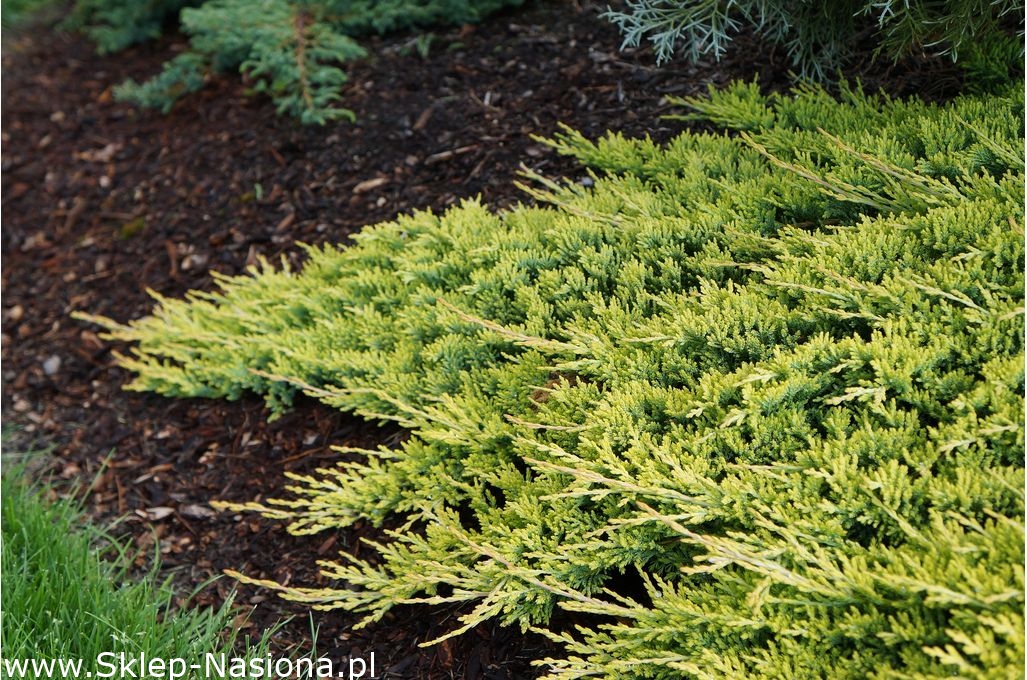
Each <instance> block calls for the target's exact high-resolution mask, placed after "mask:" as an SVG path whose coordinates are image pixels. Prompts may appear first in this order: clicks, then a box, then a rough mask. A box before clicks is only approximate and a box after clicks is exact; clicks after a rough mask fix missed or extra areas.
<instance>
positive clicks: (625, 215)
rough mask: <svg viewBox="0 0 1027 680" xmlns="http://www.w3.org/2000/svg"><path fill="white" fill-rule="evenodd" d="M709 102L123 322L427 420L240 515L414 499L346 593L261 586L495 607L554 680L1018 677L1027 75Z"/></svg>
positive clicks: (183, 348)
mask: <svg viewBox="0 0 1027 680" xmlns="http://www.w3.org/2000/svg"><path fill="white" fill-rule="evenodd" d="M680 103H681V104H682V105H683V107H685V109H686V110H687V111H690V114H689V115H691V116H694V117H700V118H703V119H706V120H709V121H712V122H713V123H714V124H716V125H717V126H719V127H721V128H723V129H724V132H720V133H716V134H711V133H691V132H686V133H683V134H681V135H680V136H678V137H677V138H676V139H674V140H673V141H671V142H669V143H668V144H666V145H665V146H660V145H657V144H654V143H653V142H651V141H649V140H637V139H625V138H623V137H621V136H619V135H616V134H611V135H609V136H607V137H606V138H604V139H601V140H598V141H595V142H593V141H590V140H587V139H585V138H584V137H583V136H581V135H580V134H577V133H575V132H573V131H571V130H566V131H564V132H563V133H562V134H560V135H558V136H557V137H556V139H554V140H552V141H550V142H549V143H550V144H551V145H552V146H553V147H554V148H556V149H558V150H559V151H560V152H562V153H565V154H570V155H572V156H575V157H577V158H578V159H580V160H581V161H582V162H583V163H584V164H586V165H588V166H590V167H591V168H593V173H594V180H595V181H594V186H593V187H591V188H583V187H581V186H580V185H576V184H572V183H556V182H552V181H549V180H545V179H543V178H541V177H531V178H528V180H527V181H526V187H525V188H526V189H527V191H528V192H529V193H530V194H531V195H533V196H534V197H535V198H536V199H538V201H539V203H540V204H539V205H523V206H519V207H517V208H515V209H512V210H509V211H507V212H502V213H495V212H491V211H489V210H488V209H486V208H485V207H484V206H482V205H480V204H479V203H477V202H475V201H468V202H466V203H465V204H463V205H462V206H459V207H457V208H453V209H451V210H449V211H447V212H445V213H444V214H441V215H436V214H433V213H430V212H419V213H415V214H412V215H408V216H403V217H400V218H399V219H397V220H396V221H394V222H389V223H385V224H380V225H377V226H374V227H370V228H367V229H365V230H364V231H363V232H362V233H361V234H359V235H358V236H357V237H356V239H355V242H354V243H353V244H352V245H349V246H333V245H324V246H317V247H310V248H308V252H309V260H308V261H307V263H306V264H305V265H304V267H303V269H302V271H290V270H288V269H287V268H285V267H284V265H283V267H279V268H276V267H273V266H271V265H270V264H266V263H265V264H264V265H263V266H261V267H260V268H258V269H256V270H254V271H253V272H252V275H251V276H244V277H233V278H222V279H220V290H218V291H216V292H194V293H192V294H190V295H189V296H188V298H187V299H185V300H172V299H164V298H158V303H159V304H158V306H157V308H156V310H155V312H154V314H153V316H151V317H147V318H144V319H141V320H138V321H134V322H132V323H129V324H127V325H122V324H118V323H115V322H113V321H110V320H101V321H102V322H103V323H105V324H106V325H107V327H108V329H109V330H110V333H111V337H113V338H116V339H118V340H121V341H127V342H130V343H133V347H132V349H131V353H130V354H129V355H128V356H125V357H123V358H122V363H123V365H124V366H126V367H127V368H129V369H131V370H133V371H135V372H136V374H137V377H136V379H135V381H134V383H133V384H132V387H133V388H134V389H140V390H152V391H156V392H160V393H162V394H166V395H169V396H189V397H208V398H230V399H231V398H237V397H239V396H240V395H241V394H243V393H244V392H247V391H253V392H259V393H262V394H264V395H266V397H267V400H268V404H269V405H270V406H271V408H272V409H273V411H275V412H278V411H281V410H282V409H286V408H288V407H289V404H290V399H291V398H292V396H293V395H294V394H296V393H297V392H299V391H303V392H306V393H308V394H310V395H312V396H314V397H316V398H318V399H320V400H322V401H324V402H325V403H327V404H330V405H332V406H335V407H338V408H341V409H345V410H348V411H353V412H355V413H357V414H360V415H362V416H364V417H365V418H368V419H371V420H391V421H395V422H398V423H400V424H401V425H403V426H405V427H406V428H409V430H410V431H411V437H410V439H409V440H408V441H407V442H405V443H404V444H402V445H400V446H398V447H397V448H395V449H387V448H384V447H383V448H380V449H378V450H358V451H353V450H346V451H340V462H339V463H338V464H337V465H335V466H332V467H328V468H326V469H323V470H321V471H319V472H318V473H316V474H312V475H303V476H294V477H293V480H292V482H293V484H292V487H291V489H290V494H291V495H290V496H289V497H287V498H283V499H277V500H269V501H266V502H261V503H251V504H248V505H246V506H244V508H245V509H248V510H251V511H255V512H260V513H262V514H264V515H266V516H269V517H273V518H279V519H281V520H283V521H286V522H289V526H290V529H291V531H293V532H295V533H297V534H303V533H313V532H320V531H332V530H336V529H339V528H341V527H346V526H349V525H351V524H352V523H354V522H356V521H358V520H370V521H372V522H375V523H383V522H384V521H385V520H386V519H390V520H391V521H390V525H391V526H397V525H398V526H397V528H396V529H394V530H392V531H390V532H389V534H388V539H387V540H385V541H383V542H380V543H376V544H373V546H372V548H373V550H374V551H375V553H376V555H375V557H374V559H371V560H367V561H365V560H362V559H357V558H354V557H352V556H350V555H347V554H341V555H340V556H339V557H338V558H337V559H336V560H334V561H330V562H324V563H322V565H321V566H322V569H323V570H324V572H325V573H326V574H327V575H328V576H330V577H331V578H333V579H337V582H338V585H337V586H336V587H331V588H324V589H304V588H302V587H299V586H295V585H294V586H290V587H283V586H279V585H277V584H274V583H266V585H269V586H270V587H274V588H277V589H279V590H280V591H282V592H283V593H284V594H285V595H286V596H288V597H292V598H296V599H299V600H301V601H305V602H309V603H311V604H312V605H314V606H317V607H328V608H332V607H344V608H348V609H354V610H357V611H361V612H364V613H366V615H367V617H368V619H377V618H379V617H381V616H382V615H383V614H384V613H385V612H386V611H388V610H389V609H390V608H392V607H395V606H400V605H403V604H406V603H411V602H426V603H434V604H441V603H453V602H466V603H471V604H473V605H474V606H475V608H474V609H473V611H471V612H470V613H469V614H467V615H466V616H465V617H464V619H463V621H462V623H463V624H464V625H463V626H462V627H456V628H454V633H456V632H459V630H463V629H465V628H466V627H470V626H473V625H475V624H477V623H478V622H481V621H483V620H486V619H497V620H499V621H502V622H504V623H508V624H517V625H520V626H525V627H528V626H530V627H534V628H536V629H538V630H541V631H543V632H546V633H547V634H549V635H551V636H552V637H553V638H554V639H556V640H558V641H559V642H560V643H561V644H562V645H563V647H564V649H565V654H564V655H563V656H562V657H560V658H555V659H550V660H549V664H550V665H549V668H550V672H551V675H550V676H549V677H554V678H583V677H601V678H609V679H611V680H612V679H613V678H617V679H622V678H681V677H694V678H739V677H751V678H781V679H785V678H789V679H790V678H806V677H831V678H896V677H918V678H942V677H952V676H953V675H956V676H959V677H966V678H975V677H977V678H984V677H1016V676H1017V675H1018V674H1019V673H1020V672H1021V670H1022V667H1023V661H1024V646H1023V640H1024V620H1023V607H1024V525H1023V515H1024V496H1023V488H1024V415H1023V414H1024V320H1023V319H1024V317H1023V315H1024V273H1023V272H1024V232H1023V215H1024V177H1025V175H1024V166H1023V157H1024V90H1023V85H1022V83H1020V84H1017V85H1015V86H1013V87H1008V88H1006V89H1005V91H1003V92H1001V93H999V94H993V95H988V96H966V97H963V98H960V99H958V100H956V101H954V102H952V103H950V104H946V105H944V106H937V105H928V104H925V103H922V102H919V101H894V100H890V99H888V98H886V97H884V96H868V95H865V94H863V93H862V92H860V91H858V90H852V89H845V90H843V92H842V95H841V100H840V101H837V100H835V99H833V98H832V97H831V96H829V95H827V94H825V92H823V91H822V90H820V89H816V88H804V89H802V90H800V91H797V92H796V93H794V95H793V96H780V95H761V94H760V93H759V90H758V88H757V87H756V86H754V85H745V84H739V85H735V86H733V87H731V88H729V89H728V90H726V91H723V92H711V94H710V96H709V98H702V99H689V100H683V101H681V102H680ZM236 510H238V508H236ZM396 520H398V521H396ZM242 578H245V575H242ZM555 607H562V608H564V609H567V610H570V611H573V612H578V613H580V614H581V618H580V622H581V623H580V625H579V626H578V627H577V628H576V629H575V630H572V631H563V632H559V633H556V632H549V631H548V628H547V624H548V622H549V621H550V619H551V616H552V614H553V611H554V608H555Z"/></svg>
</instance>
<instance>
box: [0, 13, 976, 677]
mask: <svg viewBox="0 0 1027 680" xmlns="http://www.w3.org/2000/svg"><path fill="white" fill-rule="evenodd" d="M604 7H605V3H594V2H580V3H579V2H574V1H571V0H568V1H565V2H548V3H536V4H534V5H530V6H529V7H527V8H526V9H523V10H521V11H517V12H510V13H506V14H501V15H499V16H495V17H493V18H491V19H489V20H488V21H486V22H485V23H483V24H481V25H479V26H465V27H462V28H453V29H446V30H439V31H435V32H434V33H433V39H432V40H431V42H430V52H429V54H428V56H427V57H426V58H425V57H422V56H420V54H419V53H418V50H417V47H418V43H417V42H415V36H411V35H399V36H394V37H389V38H380V39H370V40H368V41H366V42H365V44H366V45H367V46H368V48H369V52H370V53H371V54H372V55H373V56H372V57H371V58H370V59H368V60H367V61H364V62H362V63H359V64H354V65H352V66H351V67H350V69H349V74H350V82H349V84H348V85H347V87H346V90H345V98H344V103H345V105H346V106H347V107H349V108H351V109H352V110H353V111H355V113H356V115H357V118H358V122H357V123H356V124H348V123H343V124H339V125H333V126H329V127H327V128H303V127H300V126H299V125H298V124H296V123H295V122H294V121H292V120H288V119H283V118H279V117H276V116H275V114H274V111H273V107H272V106H271V105H270V104H269V103H268V102H267V101H266V100H265V99H262V98H253V97H248V96H246V88H247V85H246V83H244V82H240V80H239V79H238V78H237V77H232V76H226V77H224V78H219V79H215V80H214V81H213V82H211V83H210V85H209V86H208V87H207V88H206V89H205V90H204V91H203V92H201V93H200V94H198V95H194V96H191V97H189V98H187V99H185V100H184V101H182V102H180V103H179V104H178V105H176V107H175V108H174V110H173V111H172V112H171V114H169V115H167V116H164V115H160V114H157V113H153V112H147V111H138V110H135V109H133V108H131V107H129V106H126V105H123V104H119V103H117V102H115V101H113V98H112V95H111V90H112V86H113V85H114V84H117V83H119V82H121V81H122V80H124V79H125V78H127V77H133V78H136V79H140V78H144V77H146V76H149V75H152V74H155V73H157V72H158V71H159V69H160V64H161V63H163V62H164V61H165V60H167V59H168V58H170V57H171V56H173V55H174V54H175V53H177V52H178V51H180V50H181V49H183V46H184V45H185V41H184V39H183V38H182V37H181V36H171V37H169V38H166V39H163V40H161V41H158V42H157V43H154V44H150V45H144V46H139V47H135V48H132V49H129V50H127V51H126V52H123V53H121V54H117V55H113V56H98V55H96V54H95V52H94V50H93V47H92V46H91V45H90V44H89V43H88V42H87V41H85V40H84V39H82V38H80V37H78V36H75V35H68V34H62V33H59V32H55V31H52V30H50V29H49V27H47V26H37V27H34V28H33V29H32V30H29V31H24V32H22V33H21V34H20V35H15V36H7V39H6V40H5V41H4V54H3V73H4V78H3V109H2V125H3V161H2V162H3V180H2V183H3V194H2V201H3V203H2V206H3V212H2V217H3V230H2V245H3V295H4V298H3V306H2V313H3V371H2V373H3V395H2V403H3V408H4V425H5V431H6V442H5V448H6V449H7V450H8V451H27V450H29V449H30V448H35V449H36V450H38V449H39V448H40V447H46V451H47V452H46V453H45V454H39V455H38V456H37V468H36V469H38V471H39V475H40V476H41V477H42V476H47V475H52V476H53V478H54V479H55V480H57V481H58V484H57V488H58V489H61V490H62V492H64V493H69V492H70V490H71V489H73V488H76V485H77V488H78V490H79V491H78V492H79V493H82V494H83V495H84V496H86V497H87V507H88V509H89V511H90V513H91V515H92V516H93V517H94V518H95V519H97V520H98V521H100V522H105V523H106V522H113V521H115V520H118V524H117V528H116V531H117V532H120V533H122V534H124V535H127V536H130V537H131V540H132V541H134V545H135V547H136V549H137V551H138V554H137V557H136V560H137V563H138V565H139V566H140V568H145V567H146V565H147V564H149V563H150V562H151V560H152V557H153V555H154V554H155V553H157V552H159V554H160V555H161V558H162V560H163V570H164V571H165V572H166V574H167V575H171V576H173V578H174V579H175V582H176V584H177V585H178V586H179V587H180V589H181V592H182V593H183V599H184V597H185V596H186V595H188V594H189V593H190V592H192V591H194V590H196V589H197V588H199V591H198V592H197V594H196V595H195V597H194V598H193V600H192V601H193V602H194V603H198V604H201V605H217V604H219V603H220V602H222V601H223V599H224V598H225V597H226V596H227V595H228V594H229V592H230V591H231V590H232V589H233V588H235V587H236V584H235V583H234V582H232V581H231V580H230V579H227V578H221V579H219V580H217V581H216V582H214V583H208V580H209V579H211V577H214V576H217V575H219V574H221V572H222V570H224V569H226V568H232V569H237V570H239V571H241V572H244V573H246V574H248V575H251V576H254V577H258V578H271V579H275V580H277V581H279V582H282V583H290V584H304V585H308V586H317V585H329V584H328V583H325V582H324V579H323V578H322V577H321V576H320V575H319V574H318V573H317V571H316V569H315V568H314V566H313V564H314V562H315V560H316V559H322V558H331V557H333V556H334V555H335V554H336V553H337V552H338V551H340V550H347V551H355V552H358V553H359V551H360V549H361V542H360V541H361V539H362V538H367V537H375V536H378V535H380V534H379V530H377V529H375V528H374V527H370V526H365V525H357V526H356V527H354V528H353V529H351V530H348V531H339V532H335V533H332V534H322V535H318V536H312V537H301V538H297V537H293V536H290V535H288V534H287V533H286V532H285V530H284V527H283V526H282V525H281V524H280V523H276V522H271V521H267V520H263V519H261V518H259V517H256V516H239V515H235V516H233V515H231V514H217V513H214V512H213V511H211V510H210V509H209V506H208V505H207V503H208V501H210V500H211V499H215V498H216V499H225V500H234V501H246V500H253V499H259V498H266V497H269V496H273V495H276V494H279V493H280V492H281V489H282V486H283V473H284V472H286V471H294V472H305V471H311V470H313V469H315V468H316V467H318V466H324V465H327V464H330V463H331V462H332V460H333V458H334V457H335V454H333V452H332V451H331V450H330V448H329V447H330V446H331V445H350V446H365V447H374V446H377V445H378V444H379V443H382V442H384V443H390V444H395V443H397V442H399V441H400V440H401V438H402V437H403V433H402V432H399V431H397V430H391V429H381V428H378V427H377V426H375V425H374V424H369V423H366V422H364V421H362V420H359V419H356V418H354V417H351V416H348V415H345V414H342V413H338V412H335V411H333V410H330V409H327V408H325V407H323V406H320V405H319V404H317V403H314V402H312V401H306V402H302V403H300V404H298V405H297V407H296V409H295V410H294V411H293V412H292V413H290V414H289V415H287V416H285V417H283V418H281V419H279V420H277V421H275V422H273V423H268V422H267V412H266V410H265V409H264V407H263V405H262V402H260V401H259V400H258V399H255V398H250V399H243V400H241V401H239V402H235V403H226V402H221V401H202V400H169V399H164V398H161V397H158V396H154V395H149V394H137V393H132V392H125V391H123V390H122V386H123V385H124V384H125V382H126V381H127V379H128V378H129V376H128V375H127V374H126V373H125V372H124V371H122V370H121V369H119V368H118V367H117V366H116V365H115V362H114V359H113V357H112V354H111V350H112V348H111V347H110V346H109V345H108V344H107V343H104V342H102V341H101V340H100V339H98V337H97V335H96V329H95V328H92V327H90V326H89V325H87V324H83V323H78V322H76V321H73V320H72V319H70V318H69V315H70V313H71V312H73V311H77V310H81V311H85V312H89V313H94V314H103V315H107V316H110V317H113V318H115V319H117V320H119V321H126V320H129V319H133V318H138V317H140V316H142V315H144V314H146V313H147V312H148V310H149V309H150V308H151V299H150V298H149V296H148V294H147V290H148V289H152V290H154V291H157V292H159V293H161V294H163V295H169V296H178V295H181V294H183V293H184V292H185V291H187V290H189V289H192V288H201V289H210V288H211V286H212V278H211V272H215V271H216V272H221V273H225V274H237V273H240V272H243V271H244V270H245V269H246V267H247V266H248V265H251V264H253V263H254V262H255V261H256V259H257V258H258V257H260V256H265V257H268V258H269V259H271V260H272V261H274V260H278V259H279V258H280V257H285V258H287V259H289V260H292V261H294V262H298V261H299V253H300V251H299V249H298V248H296V247H295V244H296V242H298V241H299V242H308V243H318V242H325V241H332V242H340V241H345V240H346V239H347V237H348V236H349V235H350V234H352V233H353V232H355V231H357V230H359V229H360V228H361V227H362V226H363V225H365V224H369V223H374V222H378V221H381V220H386V219H390V218H392V217H393V216H395V215H396V214H399V213H403V212H408V211H411V210H413V209H420V208H432V209H435V210H441V209H444V208H445V207H446V206H448V205H452V204H454V203H456V202H458V201H459V200H461V199H462V198H465V197H472V196H475V195H480V196H481V197H482V198H483V199H484V200H485V201H486V202H487V203H488V204H490V205H492V206H494V207H496V208H503V207H508V206H510V205H512V204H515V203H516V202H518V201H521V200H525V197H524V196H523V195H522V194H520V193H519V192H518V190H517V189H516V188H515V187H514V182H515V181H516V180H517V178H518V174H517V173H518V168H519V166H520V165H521V164H524V165H526V166H527V167H529V168H531V169H533V170H535V171H538V172H541V173H543V174H545V175H547V176H551V177H561V176H565V177H569V178H571V179H574V178H578V177H582V176H584V173H583V172H582V171H581V169H580V168H577V167H576V166H575V165H574V164H573V163H571V162H570V161H567V160H566V159H561V158H559V157H556V156H555V155H554V154H553V153H551V152H550V151H549V150H548V149H546V148H545V147H544V146H542V145H540V144H539V143H538V142H536V141H534V140H533V139H532V138H531V135H534V134H541V135H551V134H552V133H553V132H554V131H556V129H557V123H558V122H563V123H566V124H568V125H570V126H572V127H574V128H577V129H578V130H581V131H582V132H584V133H585V134H587V135H589V136H591V137H598V136H600V135H602V134H603V133H604V132H605V131H606V130H607V129H608V128H612V129H614V130H618V131H621V132H622V133H624V134H626V135H629V136H644V135H650V136H651V137H653V138H654V139H657V140H665V139H667V138H669V137H670V136H671V135H673V134H674V133H676V132H677V131H679V130H680V129H681V125H682V124H681V123H678V122H666V121H663V120H661V119H660V116H661V115H663V114H667V113H671V112H672V111H673V109H672V107H671V106H669V105H668V104H667V103H666V101H665V99H664V96H665V95H668V94H671V95H679V96H682V95H692V94H698V93H701V92H703V91H705V89H706V87H707V85H708V84H709V83H714V84H723V83H726V82H728V81H730V80H732V79H735V78H751V77H752V76H753V75H754V74H755V73H756V71H757V70H758V71H760V79H761V83H762V84H763V85H765V86H767V87H775V88H781V87H784V85H785V83H787V77H786V76H787V71H788V65H787V64H786V63H784V60H783V57H782V56H781V55H780V54H779V53H778V52H775V51H774V50H772V49H767V48H761V47H760V45H759V44H758V43H756V42H755V41H753V40H752V39H751V38H746V37H742V38H740V39H739V40H738V41H737V42H736V48H735V49H733V50H732V52H731V54H730V55H729V57H728V58H727V59H726V60H724V61H722V62H720V63H719V64H713V63H706V64H687V63H676V64H671V65H668V66H664V67H661V68H657V67H656V66H655V63H654V60H653V58H652V55H651V53H649V52H648V51H647V50H645V49H642V50H628V51H624V52H619V51H618V46H619V44H620V41H621V38H620V36H619V34H618V33H617V32H616V30H615V29H614V28H613V27H612V26H611V25H609V24H608V23H607V22H605V21H604V20H602V19H600V18H599V17H598V15H599V12H600V11H601V10H602V9H603V8H604ZM423 44H424V43H423V42H422V43H420V45H422V46H423ZM863 80H864V84H865V85H867V86H868V87H869V88H876V86H877V85H879V84H886V85H887V86H888V88H887V89H888V90H889V91H890V92H892V93H893V94H903V93H907V92H908V93H912V92H920V93H923V92H924V91H928V90H930V91H934V92H937V93H939V94H943V93H944V90H946V88H947V89H949V90H951V89H952V88H954V87H955V86H957V85H958V79H957V78H956V76H955V74H954V73H953V72H951V71H946V70H944V69H943V70H941V71H939V70H937V69H934V70H930V71H924V70H923V68H922V65H918V64H913V65H909V64H905V65H903V64H900V65H899V66H895V67H888V68H883V67H880V68H878V70H876V71H875V70H873V69H869V68H867V69H864V70H863ZM926 86H929V87H926ZM113 349H117V348H113ZM204 584H206V585H204ZM238 590H239V596H238V600H237V601H238V602H239V603H241V604H242V605H244V606H245V608H246V611H247V612H248V613H249V616H248V618H246V619H245V620H244V619H243V618H242V617H240V624H239V625H241V626H242V627H243V629H244V632H245V633H248V634H250V635H254V636H256V635H259V634H260V632H261V631H262V630H264V629H265V628H266V627H267V626H270V625H272V624H273V623H274V622H276V621H278V620H280V619H282V618H285V617H290V616H292V617H294V618H293V619H292V620H291V622H289V623H287V624H286V625H285V626H284V627H283V628H282V629H281V630H280V631H279V632H278V633H277V635H276V637H275V648H276V653H279V654H290V653H298V652H302V653H306V652H309V651H310V649H311V644H312V636H311V629H312V627H313V628H315V629H316V630H317V647H316V650H315V651H316V653H317V654H319V655H327V656H332V657H334V658H336V659H338V658H340V657H346V656H349V655H359V656H363V657H367V656H368V655H369V654H370V653H371V652H374V653H375V657H376V665H377V671H378V675H379V677H382V678H467V679H475V678H489V679H492V680H499V679H501V678H527V677H533V676H535V675H537V674H538V673H539V670H538V669H536V668H533V667H532V666H531V664H530V662H531V661H532V660H536V659H541V658H544V657H545V656H547V655H548V654H551V653H553V652H554V650H553V648H552V647H551V645H550V643H548V642H547V641H546V640H545V639H544V638H542V637H541V636H537V635H534V634H530V633H528V634H522V633H521V632H520V631H518V630H513V629H508V628H501V627H498V626H495V625H483V626H479V627H478V628H477V629H476V630H473V631H471V632H469V633H467V634H465V635H463V636H461V637H459V638H456V639H453V640H450V641H449V642H447V643H445V644H442V645H437V646H434V647H429V648H420V647H419V646H418V644H419V643H421V642H424V641H426V640H429V639H432V638H434V637H438V636H440V635H441V634H443V633H445V632H447V631H448V630H451V629H452V628H453V627H455V625H456V619H457V617H458V616H459V615H460V613H461V611H462V610H460V609H457V608H448V609H447V608H441V607H440V608H435V609H430V610H429V609H427V608H417V607H407V608H402V609H399V610H395V611H394V612H392V613H391V614H390V615H389V616H387V617H386V618H385V620H383V621H381V622H379V623H377V624H374V625H371V626H369V627H367V628H362V629H354V626H355V624H356V623H357V621H358V618H357V617H355V616H353V615H351V614H348V613H345V612H338V611H337V612H313V613H310V612H308V611H307V610H306V609H305V608H304V607H302V606H299V605H294V604H292V603H289V602H285V601H283V600H281V599H279V598H278V597H276V596H275V595H274V594H272V593H269V592H267V591H262V590H259V589H255V588H251V587H239V588H238Z"/></svg>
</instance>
